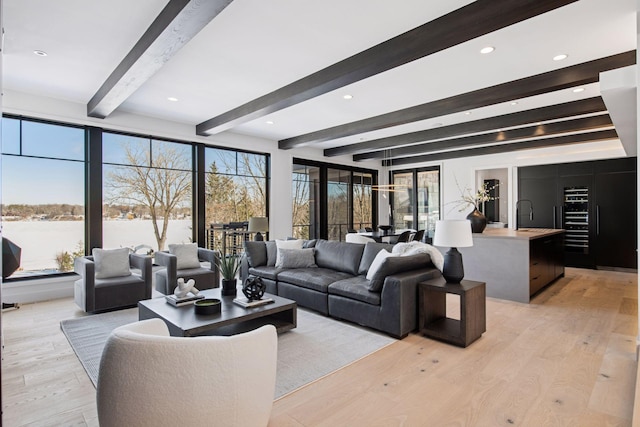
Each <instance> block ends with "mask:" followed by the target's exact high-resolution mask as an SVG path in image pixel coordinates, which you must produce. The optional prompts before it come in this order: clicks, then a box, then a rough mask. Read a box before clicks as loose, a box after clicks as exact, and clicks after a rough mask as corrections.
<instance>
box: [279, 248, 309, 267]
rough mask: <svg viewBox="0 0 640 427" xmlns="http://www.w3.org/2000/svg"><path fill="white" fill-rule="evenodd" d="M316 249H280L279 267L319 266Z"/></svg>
mask: <svg viewBox="0 0 640 427" xmlns="http://www.w3.org/2000/svg"><path fill="white" fill-rule="evenodd" d="M313 252H314V249H313V248H308V249H280V264H276V267H279V268H312V267H317V265H316V260H315V257H314V256H313Z"/></svg>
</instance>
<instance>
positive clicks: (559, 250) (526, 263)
mask: <svg viewBox="0 0 640 427" xmlns="http://www.w3.org/2000/svg"><path fill="white" fill-rule="evenodd" d="M440 249H441V250H443V252H446V251H447V250H448V249H449V248H440ZM458 250H459V251H460V252H461V253H462V258H463V263H464V278H465V279H469V280H476V281H481V282H486V284H487V285H486V291H487V296H489V297H493V298H500V299H507V300H511V301H518V302H525V303H528V302H529V300H530V299H531V296H533V295H534V294H535V293H537V292H538V291H540V290H541V289H542V288H544V287H545V286H547V285H549V284H550V283H552V282H553V281H555V280H556V279H557V278H559V277H562V276H564V230H560V229H549V228H525V229H520V230H512V229H508V228H487V229H485V230H484V232H483V233H474V234H473V246H472V247H469V248H458Z"/></svg>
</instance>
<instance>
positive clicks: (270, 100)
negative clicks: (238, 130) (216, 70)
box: [196, 0, 576, 136]
mask: <svg viewBox="0 0 640 427" xmlns="http://www.w3.org/2000/svg"><path fill="white" fill-rule="evenodd" d="M575 1H576V0H477V1H475V2H473V3H471V4H469V5H467V6H464V7H462V8H460V9H457V10H455V11H453V12H451V13H448V14H446V15H443V16H441V17H439V18H437V19H434V20H433V21H431V22H428V23H426V24H424V25H421V26H419V27H417V28H414V29H413V30H410V31H407V32H406V33H403V34H400V35H399V36H396V37H394V38H392V39H389V40H387V41H385V42H383V43H380V44H378V45H376V46H373V47H371V48H369V49H367V50H365V51H362V52H360V53H358V54H356V55H353V56H351V57H349V58H347V59H345V60H343V61H340V62H337V63H335V64H333V65H330V66H329V67H327V68H324V69H322V70H320V71H318V72H315V73H313V74H310V75H308V76H306V77H304V78H302V79H300V80H297V81H295V82H293V83H291V84H289V85H287V86H284V87H282V88H280V89H277V90H275V91H273V92H271V93H269V94H267V95H264V96H262V97H260V98H257V99H255V100H253V101H250V102H248V103H246V104H244V105H241V106H239V107H237V108H234V109H233V110H230V111H227V112H225V113H223V114H220V115H219V116H216V117H213V118H211V119H209V120H207V121H204V122H202V123H200V124H198V125H197V126H196V133H197V134H198V135H204V136H207V135H211V134H214V133H218V132H222V131H224V130H227V129H230V128H232V127H234V126H237V125H239V124H242V123H245V122H248V121H250V120H254V119H257V118H259V117H262V116H265V115H267V114H270V113H273V112H275V111H279V110H282V109H284V108H287V107H290V106H292V105H295V104H298V103H300V102H303V101H307V100H309V99H311V98H315V97H316V96H319V95H322V94H325V93H328V92H330V91H332V90H335V89H338V88H341V87H344V86H347V85H350V84H352V83H355V82H358V81H360V80H363V79H366V78H368V77H371V76H374V75H376V74H379V73H382V72H384V71H388V70H391V69H393V68H395V67H398V66H400V65H404V64H406V63H409V62H411V61H415V60H416V59H420V58H423V57H425V56H428V55H431V54H433V53H436V52H439V51H441V50H444V49H448V48H450V47H452V46H456V45H458V44H460V43H464V42H466V41H468V40H471V39H474V38H476V37H480V36H482V35H485V34H488V33H491V32H493V31H496V30H499V29H501V28H505V27H508V26H509V25H513V24H515V23H518V22H521V21H524V20H527V19H529V18H533V17H534V16H537V15H541V14H543V13H546V12H549V11H550V10H553V9H557V8H559V7H562V6H565V5H567V4H570V3H573V2H575Z"/></svg>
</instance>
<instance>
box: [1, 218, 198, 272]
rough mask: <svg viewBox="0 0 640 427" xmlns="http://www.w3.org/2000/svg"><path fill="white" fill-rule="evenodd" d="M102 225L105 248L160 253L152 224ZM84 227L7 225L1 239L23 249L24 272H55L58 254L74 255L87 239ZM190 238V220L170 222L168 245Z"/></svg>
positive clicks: (77, 224) (34, 223)
mask: <svg viewBox="0 0 640 427" xmlns="http://www.w3.org/2000/svg"><path fill="white" fill-rule="evenodd" d="M103 224H104V230H103V236H104V245H103V246H104V248H119V247H125V246H126V247H135V246H138V245H149V246H151V247H152V248H153V249H154V250H157V249H158V248H157V243H156V239H155V237H154V234H153V226H152V223H151V220H143V219H133V220H122V221H115V220H114V221H105V222H104V223H103ZM83 227H84V223H83V222H82V221H4V222H3V223H2V235H3V236H4V237H6V238H8V239H9V240H11V241H12V242H14V243H15V244H16V245H18V246H20V247H21V248H22V263H21V267H22V268H23V269H24V270H44V269H55V268H57V264H56V253H58V252H64V251H67V252H69V253H72V252H74V251H75V250H76V249H77V248H78V242H81V241H82V240H83V238H84V229H83ZM190 238H191V220H190V219H187V220H170V221H169V229H168V231H167V244H169V243H188V242H190V241H191V239H190ZM165 249H167V247H166V245H165Z"/></svg>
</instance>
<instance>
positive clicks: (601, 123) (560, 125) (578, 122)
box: [353, 114, 613, 161]
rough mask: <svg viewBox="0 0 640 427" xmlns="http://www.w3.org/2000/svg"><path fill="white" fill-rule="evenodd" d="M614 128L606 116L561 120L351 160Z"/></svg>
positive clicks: (420, 145) (394, 150) (393, 156)
mask: <svg viewBox="0 0 640 427" xmlns="http://www.w3.org/2000/svg"><path fill="white" fill-rule="evenodd" d="M605 127H613V122H612V121H611V117H609V115H608V114H603V115H599V116H591V117H581V118H578V119H572V120H564V121H560V122H554V123H547V124H540V125H534V126H527V127H521V128H517V129H509V130H503V131H495V132H490V133H485V134H481V135H472V136H466V137H463V138H454V139H444V140H440V141H434V142H427V143H424V144H417V145H408V146H406V147H398V148H391V149H389V150H384V151H374V152H372V153H363V154H356V155H355V156H353V160H355V161H362V160H368V159H385V158H387V159H393V158H396V157H403V156H410V155H413V154H420V153H431V152H434V151H441V150H450V149H457V148H462V147H471V146H474V145H485V144H492V143H493V144H497V143H503V142H509V141H516V140H520V139H529V138H536V139H540V138H544V137H547V136H550V135H558V134H562V133H569V132H584V131H591V130H594V129H599V128H605Z"/></svg>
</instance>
